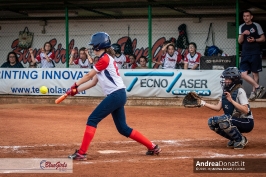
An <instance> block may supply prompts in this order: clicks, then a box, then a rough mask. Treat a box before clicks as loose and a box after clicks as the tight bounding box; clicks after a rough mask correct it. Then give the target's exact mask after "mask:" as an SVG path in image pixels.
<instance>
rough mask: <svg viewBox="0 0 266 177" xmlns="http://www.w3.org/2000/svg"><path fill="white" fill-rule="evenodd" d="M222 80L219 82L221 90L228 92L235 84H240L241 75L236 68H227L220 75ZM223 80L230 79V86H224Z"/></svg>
mask: <svg viewBox="0 0 266 177" xmlns="http://www.w3.org/2000/svg"><path fill="white" fill-rule="evenodd" d="M221 78H223V80H222V81H221V82H220V83H221V86H222V87H223V90H224V91H226V92H230V91H231V90H232V89H233V88H234V87H235V86H236V85H237V84H242V80H241V73H240V72H239V70H238V69H237V68H236V67H228V68H227V69H225V70H224V71H223V73H222V75H221ZM224 79H231V80H232V83H231V84H226V83H225V80H224Z"/></svg>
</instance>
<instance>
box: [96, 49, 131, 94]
mask: <svg viewBox="0 0 266 177" xmlns="http://www.w3.org/2000/svg"><path fill="white" fill-rule="evenodd" d="M93 68H94V69H95V70H96V71H97V78H98V81H99V82H100V84H101V87H102V90H103V93H104V94H105V95H109V94H111V93H112V92H114V91H116V90H119V89H122V88H126V86H125V85H124V82H123V80H122V78H121V77H120V74H119V71H118V67H117V64H116V62H115V60H114V59H113V57H111V56H110V55H108V54H107V53H104V54H103V55H102V56H101V57H100V58H99V61H98V62H97V63H96V64H95V66H93Z"/></svg>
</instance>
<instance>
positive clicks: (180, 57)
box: [177, 52, 182, 63]
mask: <svg viewBox="0 0 266 177" xmlns="http://www.w3.org/2000/svg"><path fill="white" fill-rule="evenodd" d="M181 60H182V56H181V54H180V52H178V54H177V63H180V62H181Z"/></svg>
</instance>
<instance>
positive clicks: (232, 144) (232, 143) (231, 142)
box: [227, 140, 235, 148]
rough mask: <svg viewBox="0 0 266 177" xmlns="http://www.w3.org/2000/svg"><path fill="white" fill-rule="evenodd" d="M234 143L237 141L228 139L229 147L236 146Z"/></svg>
mask: <svg viewBox="0 0 266 177" xmlns="http://www.w3.org/2000/svg"><path fill="white" fill-rule="evenodd" d="M234 143H235V141H232V140H230V141H228V143H227V147H229V148H234Z"/></svg>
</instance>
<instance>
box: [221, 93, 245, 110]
mask: <svg viewBox="0 0 266 177" xmlns="http://www.w3.org/2000/svg"><path fill="white" fill-rule="evenodd" d="M224 93H225V94H226V99H227V100H228V101H229V102H231V103H232V104H233V105H234V106H235V108H236V109H237V110H239V111H240V112H242V113H244V114H248V113H249V109H248V105H247V104H244V105H241V104H239V103H237V102H236V101H234V100H233V99H232V97H231V94H230V93H229V92H224ZM242 95H243V94H242ZM242 95H241V96H242Z"/></svg>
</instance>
